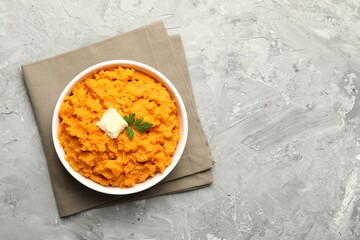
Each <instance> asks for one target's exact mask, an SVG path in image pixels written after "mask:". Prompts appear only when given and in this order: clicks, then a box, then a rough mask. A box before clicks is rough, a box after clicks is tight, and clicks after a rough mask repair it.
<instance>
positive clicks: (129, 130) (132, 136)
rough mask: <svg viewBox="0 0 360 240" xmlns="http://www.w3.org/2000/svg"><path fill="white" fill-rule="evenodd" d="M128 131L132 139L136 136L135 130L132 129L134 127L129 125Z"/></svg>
mask: <svg viewBox="0 0 360 240" xmlns="http://www.w3.org/2000/svg"><path fill="white" fill-rule="evenodd" d="M126 132H127V134H128V136H129V139H130V140H132V139H133V138H134V131H133V130H132V128H131V127H130V126H128V127H127V129H126Z"/></svg>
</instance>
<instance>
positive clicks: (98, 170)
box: [58, 67, 180, 188]
mask: <svg viewBox="0 0 360 240" xmlns="http://www.w3.org/2000/svg"><path fill="white" fill-rule="evenodd" d="M110 107H112V108H115V109H116V110H117V111H118V113H119V114H120V115H121V116H124V115H129V114H131V113H135V114H136V118H141V117H142V118H144V121H146V122H150V123H152V124H153V126H152V127H151V128H150V129H149V130H148V131H147V132H145V133H139V132H137V131H136V130H135V129H134V132H135V136H134V138H133V139H132V140H130V139H129V136H128V135H127V133H126V130H124V131H123V132H121V133H120V135H119V136H118V137H117V138H116V139H111V138H110V137H109V136H108V135H107V134H106V133H104V132H103V131H102V130H101V129H100V128H99V127H97V126H96V122H98V121H99V119H100V118H101V116H102V115H103V114H104V112H105V111H106V110H107V109H109V108H110ZM59 116H60V119H61V122H60V126H59V129H58V139H59V141H60V144H61V145H62V147H63V148H64V151H65V154H66V156H65V159H66V160H67V161H68V162H69V164H70V166H71V167H72V168H73V169H74V170H75V171H77V172H79V173H80V174H81V175H83V176H85V177H87V178H89V179H91V180H93V181H95V182H97V183H99V184H101V185H104V186H115V187H121V188H126V187H132V186H134V185H135V184H136V183H141V182H144V181H145V180H146V179H148V178H150V177H152V176H154V174H155V173H157V172H160V173H161V172H163V171H164V169H165V168H166V167H167V166H169V165H170V164H171V162H172V155H173V153H174V151H175V147H176V145H177V142H178V141H179V139H180V137H179V121H178V118H177V112H176V106H175V103H174V101H173V100H172V99H171V96H170V94H169V92H168V91H167V90H166V88H165V87H164V86H163V85H162V84H161V83H159V82H157V81H155V80H154V79H153V78H151V77H150V76H148V75H146V74H144V73H142V72H139V71H136V70H134V69H128V68H126V69H124V68H121V67H119V68H114V69H108V70H101V71H99V72H97V73H95V74H93V75H92V76H90V77H88V78H86V79H84V80H83V81H81V82H79V83H78V84H77V85H76V86H75V88H74V89H73V90H72V93H71V94H70V95H69V96H67V97H66V98H65V100H64V103H63V104H62V106H61V108H60V111H59Z"/></svg>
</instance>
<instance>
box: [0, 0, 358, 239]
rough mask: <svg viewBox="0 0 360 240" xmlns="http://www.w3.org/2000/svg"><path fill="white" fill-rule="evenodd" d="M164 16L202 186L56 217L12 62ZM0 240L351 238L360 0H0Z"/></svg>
mask: <svg viewBox="0 0 360 240" xmlns="http://www.w3.org/2000/svg"><path fill="white" fill-rule="evenodd" d="M158 20H163V21H164V22H165V25H166V27H167V29H168V31H169V33H179V34H181V36H182V39H183V42H184V45H185V50H186V55H187V60H188V64H189V70H190V73H191V78H192V84H193V88H194V93H195V97H196V100H197V105H198V110H199V114H200V117H201V120H202V123H203V126H204V128H205V131H206V134H207V136H208V138H209V142H210V145H211V148H212V152H213V155H214V158H215V161H216V163H215V165H214V168H213V174H214V183H213V185H212V186H210V187H208V188H205V189H201V190H197V191H192V192H187V193H182V194H176V195H171V196H165V197H158V198H154V199H150V200H143V201H138V202H134V203H129V204H124V205H118V206H114V207H109V208H104V209H96V210H91V211H87V212H84V213H81V214H77V215H74V216H72V217H70V218H66V219H61V218H59V216H58V213H57V209H56V206H55V201H54V197H53V193H52V189H51V186H50V180H49V176H48V170H47V166H46V161H45V157H44V154H43V150H42V145H41V141H40V137H39V132H38V128H37V125H36V121H35V119H34V115H33V112H32V108H31V104H30V102H29V98H28V95H27V92H26V89H25V86H24V82H23V79H22V75H21V70H20V66H21V65H22V64H27V63H31V62H34V61H37V60H41V59H44V58H47V57H51V56H55V55H57V54H60V53H64V52H67V51H70V50H73V49H77V48H79V47H82V46H86V45H88V44H91V43H94V42H97V41H99V40H103V39H106V38H108V37H112V36H114V35H116V34H118V33H123V32H126V31H129V30H132V29H134V28H137V27H140V26H143V25H146V24H149V23H152V22H155V21H158ZM0 43H1V44H0V165H1V167H0V238H1V239H209V240H215V239H251V240H255V239H256V240H257V239H316V240H322V239H360V220H359V219H360V185H359V184H360V147H359V146H360V132H359V128H358V126H359V122H360V117H359V113H360V110H359V109H360V108H359V104H360V102H359V101H360V100H359V98H360V92H359V91H360V45H359V44H360V3H359V1H357V0H346V1H345V0H332V1H330V0H319V1H312V0H303V1H294V0H289V1H279V0H272V1H271V0H259V1H246V0H241V1H232V0H227V1H220V0H193V1H185V0H183V1H175V0H172V1H165V0H164V1H153V0H152V1H141V0H139V1H120V0H118V1H115V0H105V1H95V0H93V1H73V0H71V1H70V0H60V1H39V0H33V1H25V0H18V1H13V0H0Z"/></svg>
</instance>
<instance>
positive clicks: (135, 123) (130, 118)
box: [124, 113, 153, 140]
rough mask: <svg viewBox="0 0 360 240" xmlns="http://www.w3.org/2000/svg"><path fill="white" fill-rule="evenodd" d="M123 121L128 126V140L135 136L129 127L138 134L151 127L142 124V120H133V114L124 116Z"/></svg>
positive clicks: (147, 123) (144, 123)
mask: <svg viewBox="0 0 360 240" xmlns="http://www.w3.org/2000/svg"><path fill="white" fill-rule="evenodd" d="M124 120H125V121H126V122H127V124H128V127H127V129H126V133H127V134H128V136H129V139H130V140H132V139H133V138H134V135H135V133H134V130H133V129H132V127H131V126H133V127H134V128H135V129H136V130H137V131H138V132H139V133H144V132H146V131H147V130H149V129H150V128H151V127H152V126H153V124H152V123H149V122H143V121H144V118H138V119H136V120H135V113H131V114H130V115H129V116H124Z"/></svg>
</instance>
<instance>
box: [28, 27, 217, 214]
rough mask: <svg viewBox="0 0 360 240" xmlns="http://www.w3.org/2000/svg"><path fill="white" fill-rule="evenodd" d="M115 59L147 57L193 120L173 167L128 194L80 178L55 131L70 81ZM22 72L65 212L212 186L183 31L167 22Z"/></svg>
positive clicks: (56, 193) (144, 59)
mask: <svg viewBox="0 0 360 240" xmlns="http://www.w3.org/2000/svg"><path fill="white" fill-rule="evenodd" d="M112 59H129V60H135V61H139V62H143V63H145V64H148V65H150V66H152V67H154V68H156V69H158V70H159V71H160V72H162V73H163V74H164V75H165V76H167V77H168V78H169V79H170V81H171V82H172V83H173V84H174V85H175V87H176V88H177V89H178V91H179V92H180V94H181V96H182V98H183V100H184V103H185V106H186V109H187V112H188V119H189V137H188V142H187V145H186V148H185V152H184V154H183V156H182V158H181V159H180V161H179V163H178V165H177V166H176V168H175V169H174V170H173V172H171V173H170V174H169V175H168V176H167V178H165V179H164V180H163V181H162V182H161V183H159V184H158V185H156V186H154V187H152V188H151V189H148V190H146V191H143V192H140V193H137V194H132V195H127V196H113V195H107V194H102V193H98V192H96V191H93V190H91V189H89V188H87V187H85V186H83V185H81V184H80V183H79V182H77V181H76V180H75V179H74V178H72V176H71V175H70V174H69V173H68V172H67V171H66V170H65V168H64V167H63V166H62V164H61V162H60V160H59V159H58V157H57V155H56V152H55V149H54V146H53V143H52V136H51V119H52V115H53V110H54V106H55V103H56V101H57V98H58V96H59V95H60V93H61V91H62V90H63V88H64V87H65V86H66V84H67V83H68V82H69V81H70V80H71V79H72V78H73V77H75V76H76V75H77V74H78V73H79V72H81V71H82V70H84V69H85V68H87V67H89V66H91V65H93V64H96V63H99V62H102V61H106V60H112ZM22 72H23V77H24V81H25V84H26V87H27V90H28V94H29V96H30V99H31V103H32V107H33V110H34V113H35V117H36V120H37V124H38V127H39V131H40V136H41V140H42V143H43V147H44V152H45V155H46V160H47V165H48V169H49V174H50V179H51V183H52V188H53V191H54V196H55V199H56V203H57V207H58V211H59V214H60V216H61V217H64V216H69V215H71V214H75V213H78V212H81V211H84V210H87V209H91V208H97V207H103V206H108V205H113V204H119V203H125V202H129V201H134V200H140V199H146V198H151V197H156V196H160V195H166V194H171V193H177V192H183V191H188V190H193V189H197V188H201V187H204V186H208V185H209V184H210V183H211V182H212V175H211V167H212V156H211V152H210V149H209V146H208V142H207V139H206V136H205V134H204V131H203V128H202V126H201V123H200V120H199V117H198V114H197V111H196V105H195V100H194V96H193V92H192V87H191V83H190V76H189V72H188V68H187V63H186V58H185V53H184V49H183V45H182V41H181V38H180V36H179V35H175V36H168V34H167V31H166V29H165V27H164V24H163V23H162V22H156V23H153V24H150V25H148V26H144V27H141V28H139V29H136V30H133V31H131V32H128V33H124V34H121V35H119V36H116V37H113V38H110V39H107V40H104V41H101V42H98V43H95V44H93V45H90V46H87V47H84V48H81V49H78V50H75V51H72V52H68V53H65V54H62V55H59V56H56V57H53V58H49V59H45V60H43V61H40V62H36V63H32V64H28V65H23V66H22Z"/></svg>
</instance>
